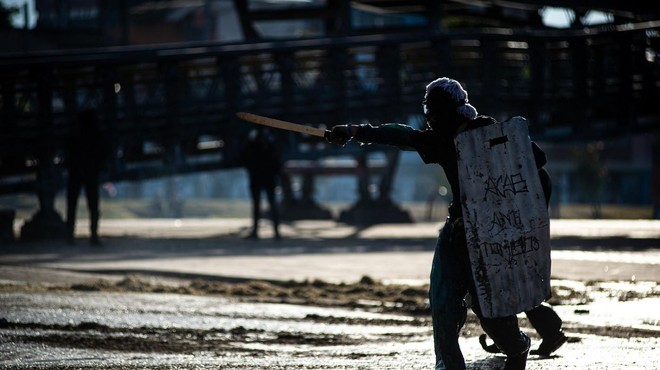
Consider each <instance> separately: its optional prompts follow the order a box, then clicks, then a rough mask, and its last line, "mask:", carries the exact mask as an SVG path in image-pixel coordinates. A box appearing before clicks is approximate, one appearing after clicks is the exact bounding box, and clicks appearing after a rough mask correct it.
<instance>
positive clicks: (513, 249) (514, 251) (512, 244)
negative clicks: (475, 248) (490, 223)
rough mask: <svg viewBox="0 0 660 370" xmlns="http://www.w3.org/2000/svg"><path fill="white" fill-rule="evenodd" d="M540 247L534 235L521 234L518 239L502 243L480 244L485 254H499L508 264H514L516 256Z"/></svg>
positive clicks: (488, 255)
mask: <svg viewBox="0 0 660 370" xmlns="http://www.w3.org/2000/svg"><path fill="white" fill-rule="evenodd" d="M540 248H541V245H540V242H539V240H538V239H537V238H536V237H535V236H521V237H520V238H518V239H515V240H511V241H507V242H504V243H490V242H484V243H482V244H481V249H482V251H483V253H484V254H485V255H486V256H487V257H490V256H499V257H501V258H502V259H503V260H504V262H505V263H507V264H508V265H516V264H517V263H518V261H517V260H516V257H518V256H522V255H525V254H528V253H533V252H535V251H538V250H539V249H540Z"/></svg>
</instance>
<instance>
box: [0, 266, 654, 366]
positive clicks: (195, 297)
mask: <svg viewBox="0 0 660 370" xmlns="http://www.w3.org/2000/svg"><path fill="white" fill-rule="evenodd" d="M553 292H554V298H553V300H552V303H553V305H555V308H556V310H557V311H558V313H559V314H560V315H561V316H562V318H563V319H564V322H565V325H564V327H565V331H566V333H567V335H568V336H569V338H570V341H569V343H567V344H566V345H565V346H564V347H563V348H561V349H560V351H558V352H557V355H556V356H553V357H551V358H539V357H538V356H530V360H529V363H528V367H527V368H528V369H532V370H533V369H556V368H560V369H575V368H583V369H614V368H616V369H657V368H660V354H659V352H660V351H658V348H660V339H659V338H660V313H659V311H660V310H658V307H660V286H659V285H658V284H657V283H646V282H623V283H613V282H589V283H583V282H574V281H564V280H557V281H553ZM426 294H427V287H426V286H417V285H393V284H381V283H380V282H378V281H374V280H373V279H371V278H368V277H364V278H363V279H362V280H361V281H359V282H356V283H355V284H331V283H327V282H323V281H305V282H264V281H246V282H242V283H226V282H218V281H212V282H210V281H199V280H198V281H185V282H184V281H180V282H170V283H168V284H159V283H156V282H155V281H154V280H152V279H149V278H146V277H141V276H129V277H126V278H124V279H121V280H118V281H111V280H97V281H90V282H88V283H83V284H74V285H68V286H64V285H61V286H52V285H12V284H4V285H0V368H2V369H432V368H433V358H434V357H433V342H432V338H431V336H432V333H431V323H430V315H429V311H428V303H427V302H428V301H427V299H426ZM521 325H522V327H523V328H524V330H525V331H526V332H527V333H528V334H530V336H531V337H532V339H533V341H534V342H533V344H532V346H533V347H535V346H537V345H538V337H537V336H536V335H535V334H534V332H533V330H532V329H531V328H530V327H529V326H528V325H527V323H526V320H525V319H524V317H521ZM480 334H482V331H481V329H480V327H479V325H478V322H477V320H476V318H475V317H474V315H472V314H470V315H469V317H468V322H467V324H466V326H465V327H464V330H463V331H462V336H461V346H462V349H463V352H464V354H465V357H466V360H467V362H468V368H469V369H478V370H481V369H493V368H498V367H501V365H502V364H503V357H502V356H498V355H491V354H487V353H485V352H484V351H483V350H482V349H481V348H480V345H479V343H478V340H477V337H478V336H479V335H480Z"/></svg>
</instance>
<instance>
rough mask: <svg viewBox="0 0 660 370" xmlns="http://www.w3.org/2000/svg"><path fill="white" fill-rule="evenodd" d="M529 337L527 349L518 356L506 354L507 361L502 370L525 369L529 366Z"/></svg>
mask: <svg viewBox="0 0 660 370" xmlns="http://www.w3.org/2000/svg"><path fill="white" fill-rule="evenodd" d="M526 339H527V349H526V350H525V352H523V353H521V354H519V355H516V356H508V355H507V356H506V362H505V363H504V369H502V370H525V367H526V366H527V355H528V354H529V347H530V344H531V340H530V339H529V338H526Z"/></svg>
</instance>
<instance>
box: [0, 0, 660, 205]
mask: <svg viewBox="0 0 660 370" xmlns="http://www.w3.org/2000/svg"><path fill="white" fill-rule="evenodd" d="M247 3H248V2H247V1H243V0H236V1H235V4H236V7H237V9H238V10H239V15H240V17H241V25H242V28H243V29H244V33H245V34H246V41H244V42H240V43H225V44H219V43H213V42H196V43H184V44H166V45H151V46H116V47H104V48H87V49H68V50H51V51H38V52H26V53H13V54H3V55H0V194H9V193H19V192H31V193H36V194H38V195H39V198H40V204H41V208H42V210H46V211H52V202H53V199H54V194H55V192H56V191H57V190H58V189H60V188H61V187H62V185H63V183H64V181H65V172H66V171H65V170H64V164H65V162H66V161H67V158H66V142H67V138H68V136H69V134H70V130H71V127H72V122H73V117H74V116H75V114H76V112H78V111H80V110H81V109H88V108H93V109H96V110H97V111H98V113H99V117H100V120H101V124H102V129H103V131H104V133H105V136H106V138H107V141H108V146H107V153H106V157H107V163H108V165H107V168H108V170H107V173H106V176H107V180H110V181H136V180H141V179H147V178H154V177H162V176H170V175H174V174H182V173H191V172H200V171H210V170H219V169H227V168H235V167H239V166H241V165H242V163H241V158H240V155H239V153H240V148H241V147H242V144H243V141H244V140H245V138H246V137H247V134H248V132H249V131H250V130H251V129H252V128H254V126H251V125H250V124H247V123H245V122H239V121H238V119H237V118H236V117H235V113H236V112H238V111H248V112H252V113H257V114H261V115H266V116H272V117H276V118H280V119H284V120H289V121H293V122H299V123H305V124H309V125H312V126H318V127H324V126H325V127H328V126H331V125H333V124H338V123H347V122H352V123H362V122H370V123H372V124H379V123H384V122H407V123H410V124H413V125H417V126H418V127H421V126H422V125H423V116H422V114H421V113H422V112H421V101H422V97H423V93H424V87H425V85H426V84H427V83H428V82H430V81H431V80H433V79H435V78H437V77H440V76H450V77H453V78H455V79H457V80H459V81H461V83H463V84H464V85H465V87H466V88H467V90H468V91H469V94H470V101H471V103H473V104H474V105H475V106H476V107H477V109H478V110H479V112H480V113H482V114H488V115H492V116H494V117H496V118H498V119H505V118H508V117H511V116H518V115H519V116H524V117H526V118H527V119H528V120H529V121H530V132H531V135H532V136H533V139H535V140H588V139H601V138H604V137H616V136H621V135H628V134H633V133H642V132H648V133H654V134H657V133H658V132H659V131H660V105H659V104H658V103H659V102H660V33H659V32H660V16H658V17H656V18H653V16H656V15H658V13H660V11H658V10H657V9H646V8H645V7H643V6H641V5H629V7H633V8H632V9H621V8H622V7H625V5H615V4H614V3H618V2H613V1H610V2H603V1H600V2H599V1H581V2H578V3H580V4H584V5H585V6H587V7H589V6H592V7H597V8H599V7H601V8H602V7H603V6H605V7H607V6H610V7H611V9H614V10H616V11H617V12H615V13H614V14H619V13H621V14H624V15H626V16H627V17H628V18H625V17H624V18H622V19H623V20H622V21H621V22H620V23H616V22H615V23H614V24H608V25H603V26H596V27H573V28H569V29H563V30H551V29H541V28H534V27H524V26H523V25H515V26H511V25H512V24H513V21H512V20H510V19H507V18H506V16H505V15H503V14H508V13H506V12H504V11H503V10H502V9H504V8H503V7H502V6H501V3H502V2H498V1H482V2H479V1H448V2H442V4H444V5H443V6H440V7H438V6H437V4H436V2H433V1H418V2H415V1H411V2H398V1H360V2H355V3H359V4H358V5H360V6H363V7H368V8H370V9H374V8H376V9H380V10H381V11H383V12H396V11H398V10H397V9H400V7H403V6H404V5H405V6H407V7H411V6H414V7H416V8H414V9H412V11H417V12H419V13H420V14H422V15H423V16H424V17H425V19H427V21H426V23H423V24H422V25H421V26H420V25H414V26H411V27H407V28H401V27H398V26H396V27H390V28H388V27H385V28H380V30H373V29H368V28H363V29H346V28H345V27H344V28H341V27H339V26H340V25H342V24H346V22H342V21H341V19H344V18H342V17H346V16H348V15H347V14H346V8H345V7H346V6H347V5H346V4H347V3H348V2H345V1H330V0H328V1H326V3H325V7H317V8H313V9H311V10H310V9H308V10H298V11H296V12H292V11H290V10H289V11H287V10H286V9H285V10H282V11H279V13H278V11H276V10H270V11H265V10H250V8H249V6H248V4H247ZM475 3H490V4H492V6H493V7H498V6H499V8H498V9H499V12H495V13H497V15H493V14H494V13H493V10H491V12H490V13H488V12H486V13H484V12H477V11H475V10H474V9H473V7H474V4H475ZM513 3H515V2H513ZM569 3H571V2H567V1H538V2H536V1H519V2H518V4H519V6H518V7H516V9H518V8H524V9H526V11H527V13H528V14H533V10H534V9H536V11H538V9H539V8H540V7H541V6H542V5H548V4H549V5H567V4H569ZM603 3H606V4H605V5H603ZM457 4H458V5H461V4H462V5H464V6H463V7H459V6H458V5H457ZM465 4H468V5H470V6H468V5H465ZM507 4H510V3H507ZM596 4H598V5H596ZM397 6H398V7H399V8H397ZM452 6H453V7H452ZM471 6H472V7H471ZM509 6H510V5H509ZM617 7H618V8H617ZM330 10H332V11H331V12H329V11H330ZM406 11H411V9H407V10H406ZM477 15H478V16H479V17H480V18H479V19H480V22H481V20H483V19H491V20H493V19H496V20H499V22H500V23H502V25H501V26H500V25H496V26H492V27H486V28H484V27H478V28H477V27H460V28H446V27H437V25H438V24H439V23H438V21H439V20H440V19H445V20H446V19H449V18H451V17H453V18H455V19H466V17H467V18H469V17H472V18H474V17H476V16H477ZM293 17H308V18H316V17H320V18H322V19H324V20H325V22H326V25H327V27H328V29H327V32H326V33H327V35H326V36H324V37H314V38H298V39H284V40H282V39H279V40H275V39H267V38H266V37H264V36H263V35H259V34H258V31H257V30H256V27H253V26H254V24H256V22H258V21H259V20H268V19H291V18H293ZM617 17H618V15H617ZM472 18H470V19H472ZM647 18H651V19H647ZM617 19H618V18H617ZM504 25H508V27H505V26H504ZM248 36H249V37H248ZM276 135H277V140H278V142H279V144H280V145H281V146H282V147H283V148H284V157H285V159H288V160H307V161H314V160H318V159H322V158H327V157H332V156H340V155H351V156H355V158H357V159H358V160H357V162H358V163H362V167H364V163H365V160H364V159H365V156H366V153H368V152H369V151H384V152H386V153H389V154H387V158H388V160H389V164H390V166H388V169H386V170H385V172H384V176H383V180H382V182H381V191H380V193H381V195H382V196H383V197H385V198H386V197H387V194H388V193H389V187H390V186H391V181H392V176H393V174H394V169H393V168H394V164H395V163H396V159H397V156H396V154H392V153H391V152H389V150H388V149H387V148H383V147H379V146H366V147H360V146H357V145H354V146H350V145H349V146H347V147H346V148H336V147H332V146H329V145H327V144H326V143H324V142H323V141H322V140H318V139H314V138H312V137H305V136H302V135H298V134H292V133H286V132H277V133H276ZM320 171H326V172H328V171H330V172H332V169H320ZM337 171H339V170H337ZM364 186H366V185H364V184H361V185H360V189H361V190H360V191H361V192H363V191H366V190H365V188H364ZM361 194H362V195H365V194H366V196H368V193H361Z"/></svg>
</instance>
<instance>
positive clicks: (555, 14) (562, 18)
mask: <svg viewBox="0 0 660 370" xmlns="http://www.w3.org/2000/svg"><path fill="white" fill-rule="evenodd" d="M34 2H35V0H0V4H3V5H5V6H18V7H19V8H20V10H19V12H18V14H16V15H15V16H14V17H13V19H12V23H13V24H14V26H15V27H17V28H23V27H25V15H24V7H25V4H28V15H29V28H34V26H35V24H36V22H37V14H36V10H35V6H34ZM542 16H543V21H544V23H545V24H546V25H548V26H550V27H556V28H565V27H568V25H569V24H570V22H571V18H573V17H574V16H575V14H574V13H573V12H572V11H571V10H567V9H564V8H552V7H546V8H545V9H544V10H543V11H542ZM608 21H610V16H609V15H608V14H605V13H602V12H597V11H592V12H589V13H588V14H587V19H586V24H590V25H593V24H601V23H607V22H608Z"/></svg>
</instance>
